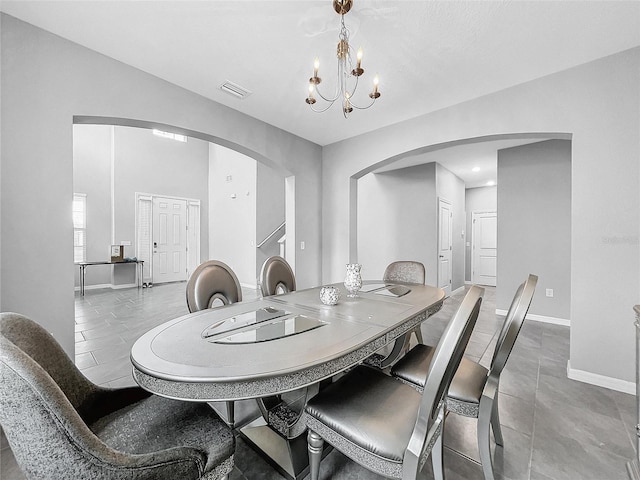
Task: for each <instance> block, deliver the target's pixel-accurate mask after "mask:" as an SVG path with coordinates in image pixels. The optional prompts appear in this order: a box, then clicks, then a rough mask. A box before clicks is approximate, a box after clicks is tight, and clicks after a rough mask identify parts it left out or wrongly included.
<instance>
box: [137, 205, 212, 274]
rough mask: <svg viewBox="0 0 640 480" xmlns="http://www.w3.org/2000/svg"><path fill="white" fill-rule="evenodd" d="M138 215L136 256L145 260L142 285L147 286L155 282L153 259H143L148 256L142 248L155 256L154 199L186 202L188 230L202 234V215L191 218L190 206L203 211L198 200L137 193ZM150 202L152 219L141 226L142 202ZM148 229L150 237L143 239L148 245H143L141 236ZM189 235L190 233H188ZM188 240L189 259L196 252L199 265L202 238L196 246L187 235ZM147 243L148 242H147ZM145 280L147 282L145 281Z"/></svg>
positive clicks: (145, 236) (195, 257) (196, 261)
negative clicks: (190, 254)
mask: <svg viewBox="0 0 640 480" xmlns="http://www.w3.org/2000/svg"><path fill="white" fill-rule="evenodd" d="M135 195H136V207H135V209H136V213H135V242H136V256H137V258H138V259H139V260H144V268H143V272H144V273H143V276H142V283H143V284H146V283H152V282H153V257H151V256H149V257H148V258H143V257H145V256H146V255H141V253H142V252H140V251H139V250H140V247H142V249H146V248H148V252H149V255H153V254H152V253H151V252H152V251H153V211H152V210H153V199H154V197H162V198H171V199H174V200H184V201H186V202H187V226H186V228H187V229H190V228H194V229H195V230H196V231H197V232H201V229H200V223H201V219H200V215H197V216H196V215H192V217H193V218H189V206H190V205H193V206H196V207H197V208H198V210H199V211H200V212H202V210H201V204H200V200H198V199H196V198H185V197H178V196H175V195H161V194H158V193H142V192H136V194H135ZM145 201H146V202H150V203H151V206H152V207H151V208H152V210H151V211H150V212H149V215H150V218H149V219H148V220H147V223H146V224H144V225H143V224H141V221H142V219H141V218H140V208H139V206H140V202H145ZM146 228H148V235H143V237H144V238H145V239H146V238H148V245H141V243H139V242H141V241H144V240H143V239H142V238H140V236H141V229H146ZM187 233H188V232H187ZM186 238H187V258H188V257H189V251H191V252H192V253H193V250H195V254H194V255H193V257H194V259H195V263H196V264H197V265H199V264H200V242H201V240H202V239H201V238H198V239H197V241H196V245H192V244H191V243H192V242H190V241H189V235H188V234H187V236H186ZM145 243H146V242H145ZM147 272H148V274H147V275H148V276H145V273H147ZM189 274H190V272H187V278H188V275H189ZM145 279H146V280H147V281H145Z"/></svg>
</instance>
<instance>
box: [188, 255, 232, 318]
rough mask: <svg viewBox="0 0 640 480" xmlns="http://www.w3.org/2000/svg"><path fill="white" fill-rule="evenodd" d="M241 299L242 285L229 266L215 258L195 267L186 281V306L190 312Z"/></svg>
mask: <svg viewBox="0 0 640 480" xmlns="http://www.w3.org/2000/svg"><path fill="white" fill-rule="evenodd" d="M216 300H219V301H220V302H222V303H223V304H224V305H229V304H231V303H236V302H240V301H242V287H240V282H239V281H238V277H236V274H235V273H234V272H233V270H231V268H230V267H229V266H228V265H227V264H225V263H222V262H219V261H217V260H209V261H207V262H204V263H202V264H201V265H199V266H198V268H196V269H195V270H194V271H193V273H192V274H191V277H189V281H188V282H187V306H188V307H189V311H190V312H197V311H200V310H205V309H207V308H213V307H215V305H214V302H215V301H216Z"/></svg>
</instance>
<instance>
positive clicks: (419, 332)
mask: <svg viewBox="0 0 640 480" xmlns="http://www.w3.org/2000/svg"><path fill="white" fill-rule="evenodd" d="M413 333H415V334H416V340H417V341H418V343H422V344H424V339H423V338H422V330H421V329H420V325H418V326H417V327H416V328H415V330H414V331H413Z"/></svg>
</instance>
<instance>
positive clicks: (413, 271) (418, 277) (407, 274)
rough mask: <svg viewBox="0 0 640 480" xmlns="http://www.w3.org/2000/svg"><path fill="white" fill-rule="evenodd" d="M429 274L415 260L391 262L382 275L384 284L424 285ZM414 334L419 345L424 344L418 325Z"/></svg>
mask: <svg viewBox="0 0 640 480" xmlns="http://www.w3.org/2000/svg"><path fill="white" fill-rule="evenodd" d="M426 277H427V273H426V269H425V268H424V264H423V263H421V262H416V261H414V260H399V261H397V262H391V263H390V264H389V265H387V268H386V269H385V270H384V274H383V275H382V281H383V282H401V283H418V284H420V285H424V283H425V281H426ZM413 333H414V334H415V336H416V340H417V341H418V343H424V340H423V338H422V330H420V325H418V326H417V327H416V328H415V329H414V330H413Z"/></svg>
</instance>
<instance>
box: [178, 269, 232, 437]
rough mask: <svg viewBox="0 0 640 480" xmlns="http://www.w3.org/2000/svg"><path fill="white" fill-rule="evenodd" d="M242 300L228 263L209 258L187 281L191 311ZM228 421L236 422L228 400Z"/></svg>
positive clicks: (188, 303) (188, 305)
mask: <svg viewBox="0 0 640 480" xmlns="http://www.w3.org/2000/svg"><path fill="white" fill-rule="evenodd" d="M241 301H242V287H241V286H240V281H239V280H238V277H237V276H236V274H235V273H234V271H233V270H232V269H231V267H230V266H229V265H227V264H226V263H223V262H220V261H218V260H208V261H206V262H204V263H201V264H200V265H198V267H197V268H196V269H195V270H194V271H193V273H192V274H191V276H190V277H189V280H188V281H187V307H188V308H189V311H190V312H191V313H193V312H199V311H200V310H206V309H207V308H216V307H217V306H222V305H230V304H232V303H236V302H241ZM226 405H227V422H228V423H229V425H230V426H231V427H233V426H234V424H235V407H234V405H235V404H234V403H233V401H231V400H230V401H228V402H226Z"/></svg>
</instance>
